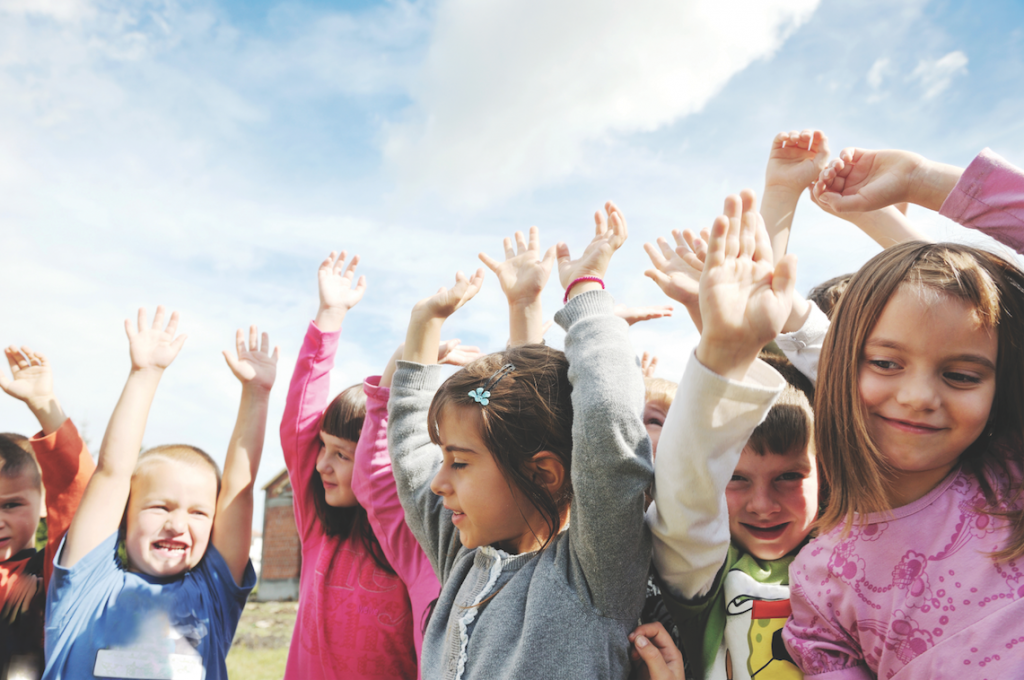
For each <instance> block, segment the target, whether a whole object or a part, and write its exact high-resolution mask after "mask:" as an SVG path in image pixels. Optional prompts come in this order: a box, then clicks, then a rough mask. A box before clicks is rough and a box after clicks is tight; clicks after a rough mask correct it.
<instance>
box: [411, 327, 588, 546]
mask: <svg viewBox="0 0 1024 680" xmlns="http://www.w3.org/2000/svg"><path fill="white" fill-rule="evenodd" d="M506 364H512V365H513V366H515V369H514V370H511V371H508V372H507V373H505V374H504V375H503V376H502V378H501V379H500V380H498V381H497V382H496V383H495V384H492V385H491V386H490V387H489V388H488V391H489V392H490V393H491V394H490V397H489V400H488V403H487V405H486V406H481V405H480V404H479V403H477V402H476V400H474V399H473V397H470V396H469V393H470V392H471V391H473V390H475V389H476V388H478V387H482V386H484V385H485V384H486V383H487V382H488V381H489V380H490V379H491V377H492V376H494V374H495V373H496V372H497V371H498V370H499V369H501V368H502V367H503V366H504V365H506ZM571 395H572V384H571V383H570V382H569V362H568V360H566V358H565V354H564V353H563V352H560V351H558V350H555V349H551V348H550V347H547V346H545V345H523V346H520V347H514V348H512V349H509V350H506V351H504V352H496V353H495V354H489V355H487V356H485V357H481V358H480V359H477V360H476V361H474V362H473V363H471V364H469V365H468V366H466V367H465V368H463V369H462V370H461V371H459V372H458V373H456V374H455V375H453V376H451V377H450V378H448V380H446V381H445V382H444V384H443V385H441V388H440V389H439V390H438V391H437V393H436V394H435V395H434V400H433V401H432V402H431V404H430V411H429V412H428V414H427V423H428V428H429V430H430V439H431V441H433V442H434V443H435V444H438V445H440V444H441V442H440V440H439V435H438V420H439V419H440V417H441V416H442V415H443V414H444V413H445V412H446V411H447V410H448V409H449V407H459V406H463V407H471V408H474V409H479V412H480V421H481V432H480V437H481V439H483V441H484V443H485V444H486V445H487V449H488V450H489V451H490V452H491V454H492V455H493V456H494V461H495V462H496V463H497V464H498V468H499V469H500V470H501V472H502V474H503V475H504V477H505V481H506V482H507V483H508V484H509V488H511V487H512V485H515V487H516V488H517V489H519V491H520V492H521V493H522V494H523V496H524V497H525V498H526V499H527V500H528V501H529V502H530V503H532V504H533V506H534V507H535V508H537V510H539V511H540V513H541V515H542V516H543V517H544V521H545V523H546V524H547V528H548V535H547V538H546V539H545V540H544V542H543V545H542V546H541V550H543V549H544V548H545V547H547V545H548V543H549V542H550V541H551V540H552V539H553V538H554V537H555V536H556V535H558V531H559V529H560V528H561V517H562V512H563V511H564V510H565V508H566V507H568V505H569V503H570V501H571V500H572V483H571V482H570V481H569V474H568V473H569V470H570V466H571V464H572V400H571ZM541 451H550V452H551V453H553V454H554V455H555V456H556V457H557V458H558V460H559V461H560V462H561V464H562V466H563V467H564V468H565V471H566V480H565V483H564V484H563V486H562V489H561V490H560V492H559V493H557V494H555V495H552V494H550V493H549V492H548V491H547V489H545V488H544V487H543V486H541V485H540V484H538V483H537V482H535V481H534V480H533V475H532V473H531V470H530V468H529V466H528V464H529V463H530V461H531V459H532V458H533V456H534V454H536V453H539V452H541Z"/></svg>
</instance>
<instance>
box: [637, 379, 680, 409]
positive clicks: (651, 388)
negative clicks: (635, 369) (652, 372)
mask: <svg viewBox="0 0 1024 680" xmlns="http://www.w3.org/2000/svg"><path fill="white" fill-rule="evenodd" d="M644 388H645V394H644V403H647V402H654V403H655V404H659V405H661V406H664V407H665V408H666V409H668V407H669V406H671V405H672V402H673V401H675V398H676V390H678V389H679V385H678V384H677V383H674V382H672V381H671V380H665V379H664V378H644Z"/></svg>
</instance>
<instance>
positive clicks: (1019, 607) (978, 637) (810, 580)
mask: <svg viewBox="0 0 1024 680" xmlns="http://www.w3.org/2000/svg"><path fill="white" fill-rule="evenodd" d="M993 483H994V485H996V488H999V489H1001V490H1002V491H1003V492H1005V491H1006V490H1007V489H1008V488H1009V484H1010V481H1009V480H1008V479H1007V478H1006V477H1005V476H999V477H998V478H997V477H993ZM1014 483H1015V484H1016V485H1017V486H1019V485H1020V476H1019V475H1017V479H1016V481H1015V482H1014ZM1018 502H1019V500H1018ZM986 506H987V502H986V500H985V497H984V495H983V493H982V491H981V488H980V486H979V484H978V481H977V479H975V478H974V477H973V476H972V475H970V474H969V473H967V472H965V471H963V470H959V469H958V470H954V471H953V472H952V473H950V475H949V476H948V477H946V479H945V480H943V481H942V483H940V484H939V485H938V486H937V487H936V488H935V489H933V490H932V491H931V492H929V493H928V494H927V495H926V496H924V497H922V498H920V499H918V500H917V501H914V502H913V503H911V504H909V505H906V506H903V507H901V508H896V509H894V510H892V511H891V512H890V513H884V514H883V513H874V514H872V515H870V516H869V517H868V522H867V524H865V525H861V526H858V525H857V524H856V523H855V525H854V527H853V529H852V530H851V532H850V534H849V535H848V536H847V537H846V538H845V539H844V538H841V534H842V527H839V528H836V529H834V530H833V531H830V532H829V533H827V534H824V535H822V536H820V537H818V538H816V539H814V540H813V541H811V542H810V543H809V544H808V545H807V547H805V548H804V549H803V550H802V551H800V554H799V555H797V557H796V559H795V560H794V562H793V564H792V565H791V566H790V584H791V586H790V587H791V590H790V601H791V604H792V608H793V615H792V618H790V620H789V622H788V623H787V624H786V628H785V631H784V632H783V638H784V640H785V642H786V646H787V647H788V648H789V651H790V653H791V655H792V657H793V659H794V661H795V662H796V664H797V665H798V666H800V667H801V668H802V669H803V671H804V674H805V675H806V676H808V677H816V678H828V679H829V680H832V679H833V678H875V677H878V678H891V677H894V676H896V675H897V674H899V677H901V678H950V677H952V678H956V679H957V680H969V679H972V678H979V679H981V678H991V679H992V680H995V679H996V678H1024V563H1021V561H1016V562H1003V563H996V562H994V561H993V560H992V559H991V558H990V557H988V556H987V554H986V553H990V552H993V551H997V550H1000V549H1002V548H1003V547H1004V546H1005V545H1006V542H1007V540H1008V537H1009V535H1010V530H1009V527H1008V525H1007V522H1006V521H1005V520H1002V519H1000V518H998V517H994V516H992V515H990V514H985V513H983V512H981V509H983V508H985V507H986ZM1001 508H1002V509H1004V510H1005V509H1009V507H1008V506H1006V505H1005V504H1004V505H1003V506H1001Z"/></svg>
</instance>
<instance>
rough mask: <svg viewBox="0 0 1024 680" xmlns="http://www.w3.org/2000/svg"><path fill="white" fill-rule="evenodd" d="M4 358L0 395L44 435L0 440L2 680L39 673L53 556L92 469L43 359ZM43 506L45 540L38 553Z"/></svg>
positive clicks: (18, 354) (10, 353)
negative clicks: (19, 404) (16, 403)
mask: <svg viewBox="0 0 1024 680" xmlns="http://www.w3.org/2000/svg"><path fill="white" fill-rule="evenodd" d="M5 354H6V356H7V360H8V363H9V364H10V368H11V373H12V377H10V378H8V377H7V374H6V373H5V372H3V371H2V370H0V389H3V391H4V392H6V393H7V394H9V395H11V396H12V397H14V398H15V399H18V400H20V401H23V402H25V404H26V405H27V406H28V407H29V410H31V411H32V415H34V416H35V417H36V420H38V421H39V425H40V427H42V431H41V432H39V433H37V434H36V435H35V436H33V437H32V438H31V439H26V438H24V437H18V436H16V435H13V436H12V435H0V603H2V615H0V680H7V679H8V678H38V677H39V676H40V675H41V674H42V672H43V612H44V609H45V599H46V586H47V585H48V584H49V580H50V574H51V573H52V572H53V556H54V554H55V552H56V550H57V546H58V545H59V544H60V541H61V539H62V538H63V537H64V533H65V532H66V531H67V528H68V525H69V524H70V523H71V518H72V517H73V516H74V514H75V511H76V510H77V508H78V503H79V501H80V500H81V499H82V493H83V491H84V490H85V486H86V484H88V483H89V478H90V477H91V476H92V472H93V470H94V469H95V468H96V465H95V463H93V460H92V456H90V455H89V450H88V448H86V445H85V442H83V441H82V437H81V436H79V434H78V430H77V429H76V428H75V425H74V423H72V422H71V420H70V419H69V418H68V417H67V416H66V415H65V414H64V410H63V409H62V408H61V406H60V402H59V401H57V398H56V397H55V396H54V395H53V376H52V373H51V370H50V364H49V362H48V361H47V360H46V357H44V356H43V355H42V354H38V353H36V352H33V351H32V350H31V349H29V348H28V347H23V348H21V349H20V350H19V349H17V348H15V347H13V346H12V347H8V348H7V349H6V350H5ZM33 454H34V456H33ZM44 490H45V493H44ZM43 507H45V509H46V514H45V517H46V525H47V530H48V531H47V540H46V547H45V549H44V550H43V551H37V550H36V548H35V536H36V528H37V527H38V525H39V520H40V516H41V515H42V514H43V513H42V509H43Z"/></svg>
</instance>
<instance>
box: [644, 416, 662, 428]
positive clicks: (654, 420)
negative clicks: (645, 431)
mask: <svg viewBox="0 0 1024 680" xmlns="http://www.w3.org/2000/svg"><path fill="white" fill-rule="evenodd" d="M644 425H657V426H658V427H664V425H665V421H664V420H662V419H661V418H648V419H647V420H645V421H644Z"/></svg>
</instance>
